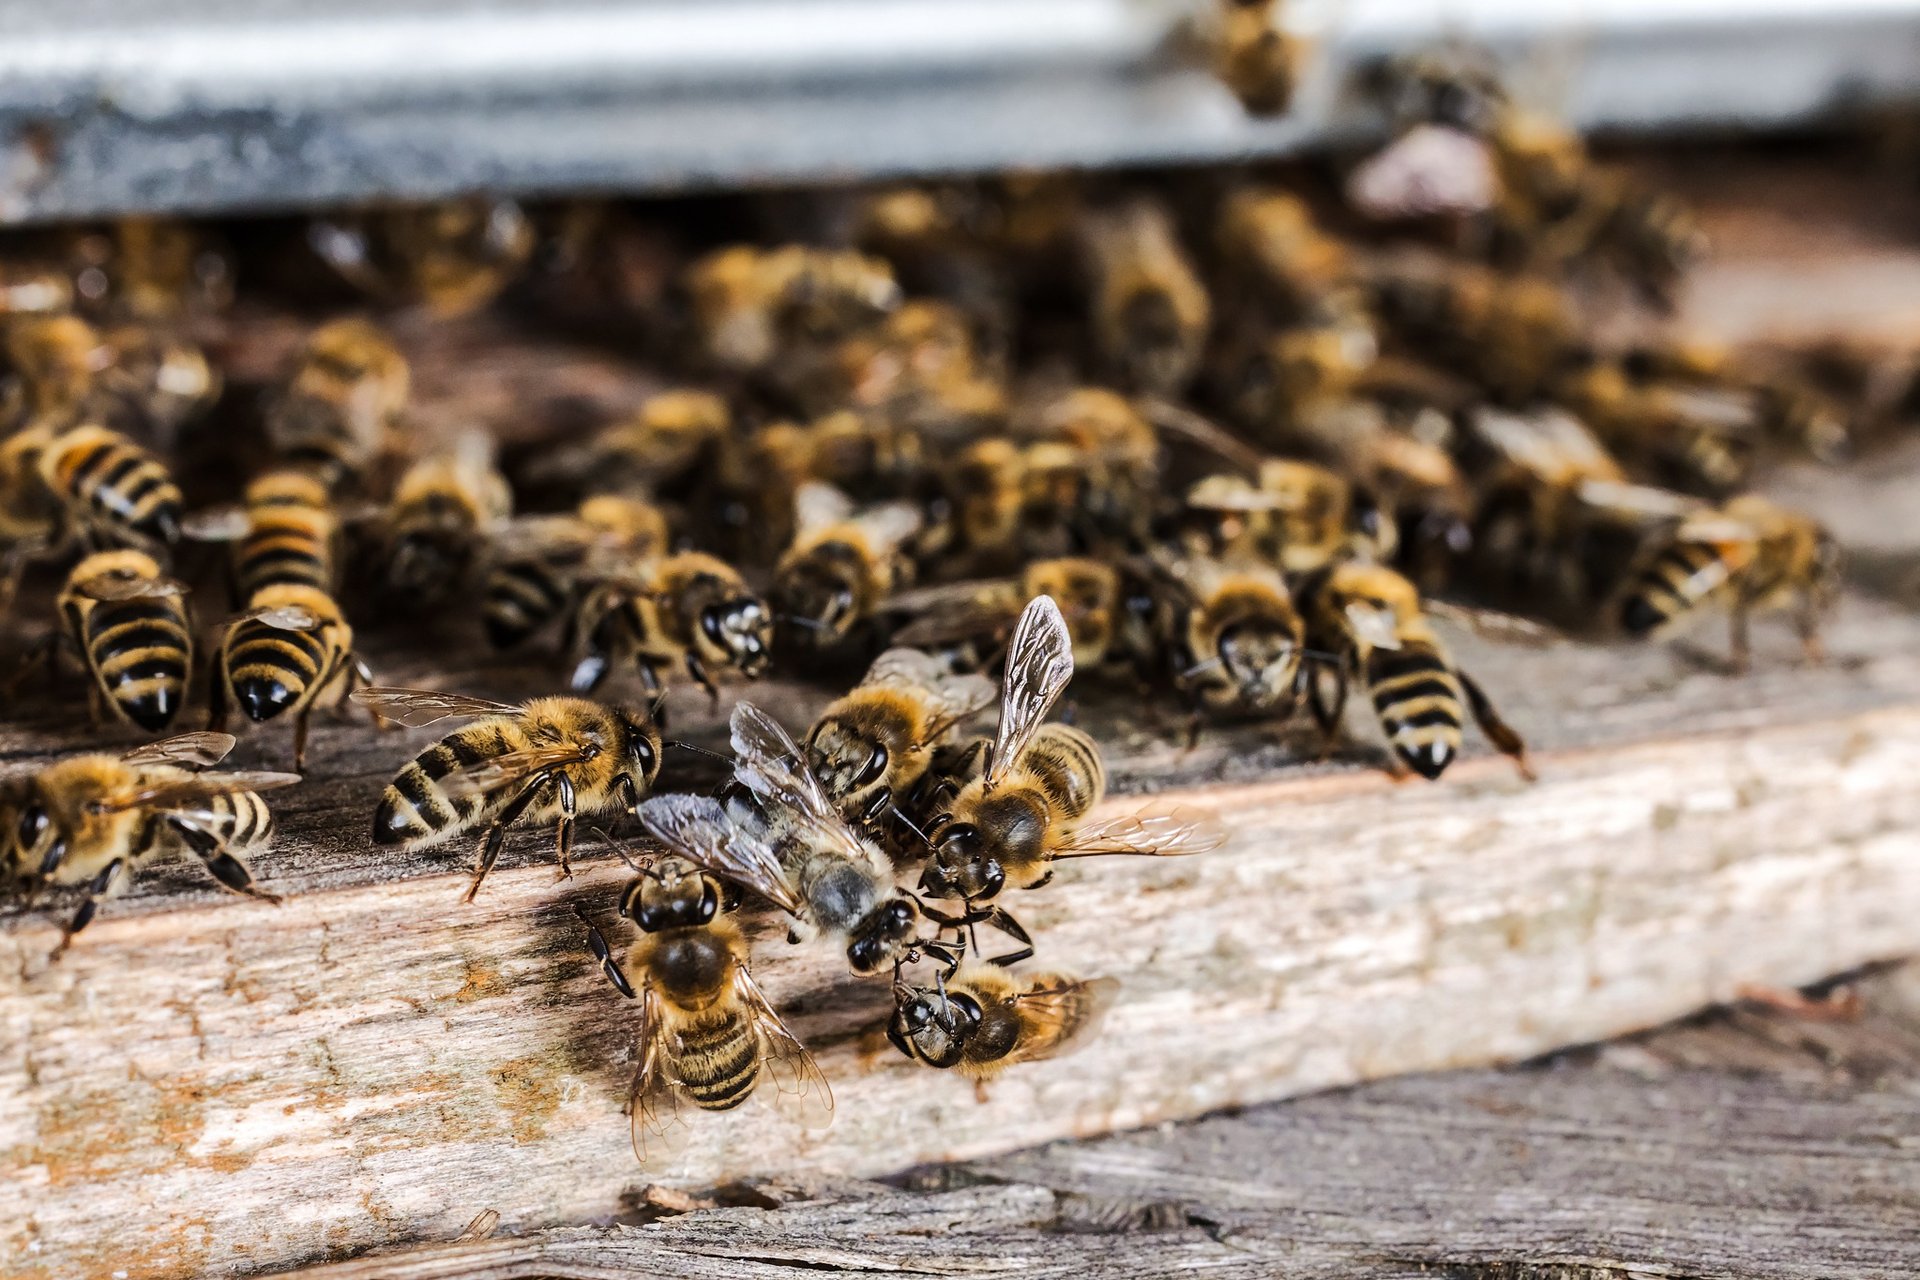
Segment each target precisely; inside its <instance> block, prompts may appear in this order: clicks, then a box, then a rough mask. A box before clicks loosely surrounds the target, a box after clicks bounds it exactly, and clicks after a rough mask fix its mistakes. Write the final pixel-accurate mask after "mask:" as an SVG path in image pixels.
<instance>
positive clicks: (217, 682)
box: [207, 641, 227, 733]
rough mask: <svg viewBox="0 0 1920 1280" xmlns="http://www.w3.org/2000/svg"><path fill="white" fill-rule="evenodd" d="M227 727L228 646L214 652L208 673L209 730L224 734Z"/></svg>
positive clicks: (222, 645)
mask: <svg viewBox="0 0 1920 1280" xmlns="http://www.w3.org/2000/svg"><path fill="white" fill-rule="evenodd" d="M226 727H227V646H226V643H225V642H224V641H223V642H222V643H221V645H220V647H219V648H217V649H215V650H214V651H213V658H212V659H211V661H210V662H209V663H208V671H207V728H209V729H211V730H213V731H214V732H215V733H223V732H225V731H226Z"/></svg>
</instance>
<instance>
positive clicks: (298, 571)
mask: <svg viewBox="0 0 1920 1280" xmlns="http://www.w3.org/2000/svg"><path fill="white" fill-rule="evenodd" d="M252 516H253V527H252V529H251V530H249V531H248V533H247V536H246V537H245V538H244V539H242V540H241V542H240V546H239V548H238V550H237V551H236V552H235V553H234V577H235V579H236V581H237V582H238V583H239V586H240V595H241V598H242V599H251V598H252V597H253V595H254V593H255V592H257V591H259V590H260V589H261V588H262V587H275V586H298V587H312V588H313V589H314V590H316V591H330V590H332V588H333V556H332V548H331V547H329V546H328V539H329V536H330V528H329V525H328V523H327V522H324V521H323V520H317V519H316V518H315V515H314V513H313V512H310V511H307V510H303V509H301V508H282V507H263V508H260V509H258V510H256V511H254V512H253V513H252Z"/></svg>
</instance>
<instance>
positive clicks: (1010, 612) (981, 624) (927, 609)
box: [893, 594, 1019, 651]
mask: <svg viewBox="0 0 1920 1280" xmlns="http://www.w3.org/2000/svg"><path fill="white" fill-rule="evenodd" d="M1017 609H1018V601H1017V600H1008V599H1005V598H1002V599H1000V600H995V599H992V598H990V597H988V596H986V595H984V594H982V595H975V596H973V597H971V598H964V599H963V598H951V599H949V600H947V601H946V602H944V603H938V604H929V605H925V606H922V607H920V608H918V609H915V610H913V612H914V614H915V617H914V618H913V620H912V621H910V622H908V623H907V624H906V625H905V626H903V627H901V628H900V629H899V630H897V631H895V632H894V633H893V642H894V643H895V644H897V645H902V646H905V647H909V648H911V649H913V650H915V651H918V650H921V649H929V648H939V647H941V646H944V645H950V644H959V643H960V642H962V641H965V640H998V639H999V638H1000V637H1002V636H1004V635H1006V634H1007V632H1008V631H1010V630H1011V629H1012V627H1013V623H1014V620H1015V618H1017V617H1018V616H1019V615H1018V612H1017Z"/></svg>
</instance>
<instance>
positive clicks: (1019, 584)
mask: <svg viewBox="0 0 1920 1280" xmlns="http://www.w3.org/2000/svg"><path fill="white" fill-rule="evenodd" d="M1135 585H1136V584H1134V583H1133V581H1132V580H1131V578H1130V576H1129V575H1128V574H1126V573H1125V572H1123V569H1122V567H1121V566H1120V565H1116V564H1113V563H1109V562H1108V561H1105V560H1096V559H1093V558H1091V557H1088V556H1063V557H1060V558H1057V559H1052V560H1036V561H1034V562H1033V563H1031V564H1029V565H1028V566H1027V567H1026V568H1025V569H1024V570H1023V571H1021V573H1020V574H1019V576H1018V577H1011V578H999V579H989V580H986V581H976V582H954V583H945V584H942V585H940V586H934V587H926V588H922V589H920V590H917V591H909V592H903V593H901V594H900V595H897V596H895V597H894V598H893V599H892V600H890V601H888V611H889V612H895V613H900V614H904V615H906V616H907V618H908V619H909V620H908V621H907V622H906V624H905V625H904V626H902V627H901V628H900V629H899V630H898V631H896V632H895V633H894V636H893V640H894V643H895V644H896V645H900V646H905V647H908V648H915V649H928V650H938V651H942V652H945V651H959V652H961V653H963V654H968V655H970V656H971V657H972V660H973V662H974V663H975V665H978V666H981V667H989V666H992V665H994V661H993V659H997V657H998V656H999V653H1000V651H1001V650H1002V649H1004V647H1005V645H1006V643H1007V641H1008V640H1009V639H1010V638H1011V637H1012V635H1013V629H1014V627H1015V625H1016V624H1017V623H1018V622H1019V620H1020V613H1021V610H1022V609H1023V607H1024V606H1025V603H1026V602H1027V601H1029V600H1031V599H1033V598H1034V597H1035V596H1046V597H1048V598H1049V599H1051V600H1052V601H1053V602H1054V603H1055V604H1057V605H1059V606H1060V615H1061V617H1063V618H1064V619H1066V623H1067V631H1068V633H1069V634H1070V635H1071V636H1072V638H1073V663H1074V667H1075V669H1076V670H1086V669H1088V668H1092V667H1098V666H1101V665H1103V664H1106V663H1109V662H1112V661H1114V660H1116V659H1118V658H1121V657H1124V656H1127V655H1128V654H1129V653H1130V644H1131V640H1132V637H1131V628H1130V626H1129V622H1130V616H1129V607H1130V606H1129V600H1128V594H1129V592H1131V591H1132V590H1133V589H1134V587H1135ZM976 646H985V647H986V649H987V650H988V654H987V656H984V657H983V656H981V655H979V654H978V653H977V652H975V647H976Z"/></svg>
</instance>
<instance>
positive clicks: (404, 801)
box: [353, 688, 661, 902]
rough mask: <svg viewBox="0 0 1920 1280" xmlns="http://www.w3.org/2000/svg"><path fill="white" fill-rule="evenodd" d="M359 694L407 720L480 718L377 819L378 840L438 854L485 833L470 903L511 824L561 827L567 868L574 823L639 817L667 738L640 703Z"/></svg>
mask: <svg viewBox="0 0 1920 1280" xmlns="http://www.w3.org/2000/svg"><path fill="white" fill-rule="evenodd" d="M353 697H354V701H356V702H358V703H360V704H362V705H363V706H366V707H368V708H370V709H372V711H373V712H374V713H375V714H376V715H377V716H379V717H380V718H381V719H385V720H391V721H394V722H396V723H398V724H403V725H408V726H418V725H426V724H434V723H436V722H438V721H441V720H446V719H450V718H453V717H462V718H465V719H469V720H471V721H472V723H471V724H468V725H465V726H463V727H462V728H459V729H456V730H454V731H453V732H452V733H450V734H448V735H447V736H446V737H444V738H442V739H441V740H440V741H439V742H436V743H434V744H433V745H432V746H430V747H428V748H427V749H426V750H425V751H422V752H421V753H420V754H419V755H418V756H416V757H414V759H413V760H412V761H411V762H410V763H408V764H407V765H405V766H404V767H402V768H401V770H400V772H399V773H397V774H395V775H394V779H393V781H392V782H391V783H389V784H388V786H387V789H386V790H385V791H384V792H383V793H382V794H381V796H380V804H379V806H378V807H377V808H376V809H375V810H374V815H373V842H374V843H375V844H377V845H383V846H398V847H400V848H402V849H431V848H433V847H434V846H436V845H441V844H445V843H446V842H447V841H449V840H452V839H455V838H456V837H458V836H460V835H463V834H465V833H466V832H468V831H472V830H474V829H476V828H479V827H483V826H484V827H485V828H486V835H485V836H484V837H483V838H482V841H481V848H480V856H479V860H478V863H477V864H476V866H475V868H474V875H473V882H472V884H471V885H469V886H468V888H467V893H466V900H467V901H469V902H470V901H472V900H473V896H474V895H475V894H476V893H478V892H479V891H480V884H481V882H482V881H483V880H485V879H486V877H487V873H488V872H489V871H491V870H492V869H493V863H494V860H495V859H496V858H497V857H498V856H499V854H500V847H501V844H502V843H503V842H504V841H505V839H506V831H507V828H508V827H510V826H512V825H513V824H514V823H516V822H519V821H522V820H526V821H529V822H536V823H540V822H552V823H555V824H556V827H555V840H554V855H555V857H556V858H557V859H558V860H559V863H560V869H561V871H562V873H563V874H565V873H568V872H569V867H568V863H569V859H570V857H571V854H572V851H573V828H574V823H575V821H576V820H577V819H579V818H582V817H586V818H592V817H595V816H597V815H599V814H603V813H612V812H615V811H617V810H622V809H625V810H632V809H633V808H634V807H635V806H637V805H638V804H639V803H640V797H641V796H642V795H643V794H644V793H645V792H646V791H647V790H648V789H649V788H650V787H652V785H653V780H654V779H655V778H656V777H657V776H659V773H660V748H661V740H660V732H659V730H658V729H657V728H656V727H655V726H654V723H653V719H652V717H651V716H650V715H649V714H648V713H647V711H646V709H645V708H641V707H613V706H605V705H602V704H601V703H598V702H589V701H587V700H586V699H584V698H535V699H533V700H532V701H531V702H526V703H523V704H521V705H520V706H512V705H509V704H507V703H501V702H489V701H488V700H486V699H485V698H470V697H466V696H464V695H461V694H457V693H436V692H433V691H431V690H426V689H389V688H370V689H362V690H360V691H359V692H357V693H355V694H354V695H353Z"/></svg>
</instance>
